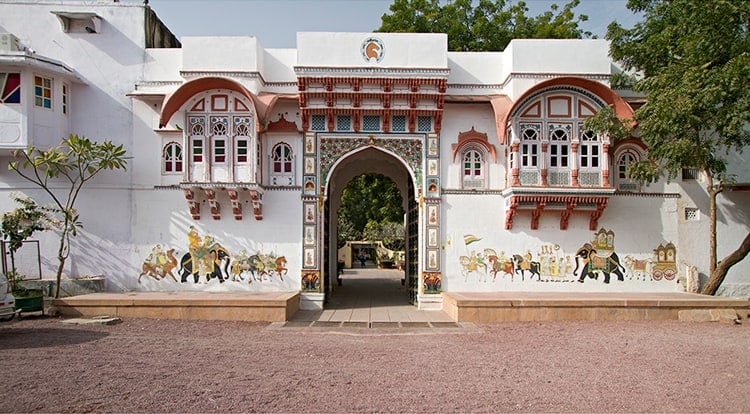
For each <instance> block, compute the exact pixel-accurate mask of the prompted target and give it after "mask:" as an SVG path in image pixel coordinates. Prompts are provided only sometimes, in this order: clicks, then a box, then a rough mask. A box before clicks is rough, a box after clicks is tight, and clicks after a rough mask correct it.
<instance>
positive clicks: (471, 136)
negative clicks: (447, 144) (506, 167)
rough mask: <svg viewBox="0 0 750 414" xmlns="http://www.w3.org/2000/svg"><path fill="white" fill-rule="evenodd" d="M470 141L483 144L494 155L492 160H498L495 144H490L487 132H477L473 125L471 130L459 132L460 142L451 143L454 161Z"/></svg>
mask: <svg viewBox="0 0 750 414" xmlns="http://www.w3.org/2000/svg"><path fill="white" fill-rule="evenodd" d="M436 124H437V122H436ZM469 143H475V144H478V145H480V146H482V147H483V148H484V149H485V150H486V151H487V152H488V153H489V154H490V155H492V162H497V153H496V152H495V146H494V145H492V144H490V141H489V139H487V134H486V133H482V132H477V131H476V130H475V129H474V127H473V126H472V127H471V130H469V131H464V132H459V133H458V143H456V144H451V150H452V153H453V154H452V155H453V162H455V161H456V156H457V155H458V153H459V152H461V149H462V148H463V147H464V146H465V145H467V144H469Z"/></svg>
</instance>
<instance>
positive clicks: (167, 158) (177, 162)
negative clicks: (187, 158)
mask: <svg viewBox="0 0 750 414" xmlns="http://www.w3.org/2000/svg"><path fill="white" fill-rule="evenodd" d="M162 172H163V173H165V174H174V173H181V172H182V145H180V144H178V143H176V142H170V143H168V144H167V145H165V146H164V150H163V151H162Z"/></svg>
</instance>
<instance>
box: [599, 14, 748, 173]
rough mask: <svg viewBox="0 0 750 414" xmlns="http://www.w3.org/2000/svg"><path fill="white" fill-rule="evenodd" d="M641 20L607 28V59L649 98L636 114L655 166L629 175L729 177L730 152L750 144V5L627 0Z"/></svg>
mask: <svg viewBox="0 0 750 414" xmlns="http://www.w3.org/2000/svg"><path fill="white" fill-rule="evenodd" d="M628 7H629V8H630V9H631V10H634V11H639V12H643V13H644V14H645V17H646V20H645V21H644V22H642V23H638V24H636V25H635V27H634V28H632V29H629V30H628V29H624V28H622V27H621V26H619V25H618V24H617V23H612V24H611V25H610V26H609V28H608V32H607V39H609V40H611V42H612V46H611V54H612V56H613V58H614V59H616V60H618V61H621V62H622V63H623V64H624V65H625V68H626V70H636V71H638V72H640V73H642V74H643V78H642V79H641V80H639V81H637V82H635V84H634V88H635V90H637V91H640V92H644V93H645V94H646V95H647V99H648V100H647V103H646V104H645V105H644V106H643V107H641V108H639V109H638V110H637V111H636V112H635V118H636V121H637V122H638V124H639V126H640V130H641V138H642V139H643V141H644V142H645V143H646V145H648V148H649V149H648V156H649V159H650V160H651V161H653V162H656V165H655V167H654V166H653V165H640V166H639V168H637V169H634V170H633V174H635V175H636V176H635V177H633V178H638V179H641V180H644V181H653V180H655V179H658V178H659V177H660V176H661V175H665V174H666V175H667V176H668V177H669V178H674V177H675V176H676V175H677V174H678V173H679V172H680V171H681V169H682V168H683V167H693V168H700V169H702V170H705V171H706V172H707V173H708V174H709V175H710V176H712V177H715V178H718V179H719V182H723V181H725V180H726V179H727V177H726V175H725V173H726V161H725V160H724V159H723V158H722V157H721V155H722V154H724V153H726V151H727V150H730V149H736V150H742V148H744V147H745V146H747V145H748V144H750V131H748V130H747V129H746V128H745V125H746V123H748V122H750V111H748V108H750V89H749V88H748V87H747V85H748V84H750V38H749V37H748V18H749V17H750V3H748V2H736V1H731V0H716V1H711V2H695V1H692V0H674V1H657V0H631V1H630V2H629V3H628Z"/></svg>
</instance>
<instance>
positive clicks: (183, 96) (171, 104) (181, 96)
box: [159, 78, 257, 128]
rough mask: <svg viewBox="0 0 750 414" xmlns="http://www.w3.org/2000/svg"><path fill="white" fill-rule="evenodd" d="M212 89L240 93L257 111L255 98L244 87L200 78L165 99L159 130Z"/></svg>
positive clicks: (229, 80)
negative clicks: (199, 96) (183, 107)
mask: <svg viewBox="0 0 750 414" xmlns="http://www.w3.org/2000/svg"><path fill="white" fill-rule="evenodd" d="M211 89H229V90H232V91H235V92H238V93H240V94H241V95H242V96H244V97H246V98H247V99H248V100H249V101H250V103H251V104H252V105H253V108H252V109H253V111H254V112H255V113H256V114H257V111H256V110H255V109H256V108H255V106H256V104H255V98H254V97H253V94H252V93H250V91H248V90H247V89H245V87H244V86H242V85H240V84H239V83H237V82H235V81H233V80H231V79H225V78H198V79H194V80H191V81H189V82H185V83H184V84H183V85H182V86H180V87H179V88H177V90H176V91H174V92H173V93H172V94H171V95H169V96H167V97H165V98H164V104H163V105H162V110H161V115H160V116H159V128H163V127H164V126H165V125H167V123H169V120H170V119H171V118H172V115H174V113H175V112H177V111H179V110H180V108H182V106H183V105H184V104H185V103H186V102H187V101H188V100H189V99H190V98H192V97H193V96H195V95H197V94H199V93H201V92H205V91H208V90H211Z"/></svg>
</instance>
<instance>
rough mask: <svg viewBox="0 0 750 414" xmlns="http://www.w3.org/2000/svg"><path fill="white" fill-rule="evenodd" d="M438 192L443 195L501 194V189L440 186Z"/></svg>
mask: <svg viewBox="0 0 750 414" xmlns="http://www.w3.org/2000/svg"><path fill="white" fill-rule="evenodd" d="M440 192H441V193H442V194H445V195H457V194H459V195H503V191H502V190H480V189H470V188H466V189H464V188H441V189H440Z"/></svg>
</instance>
